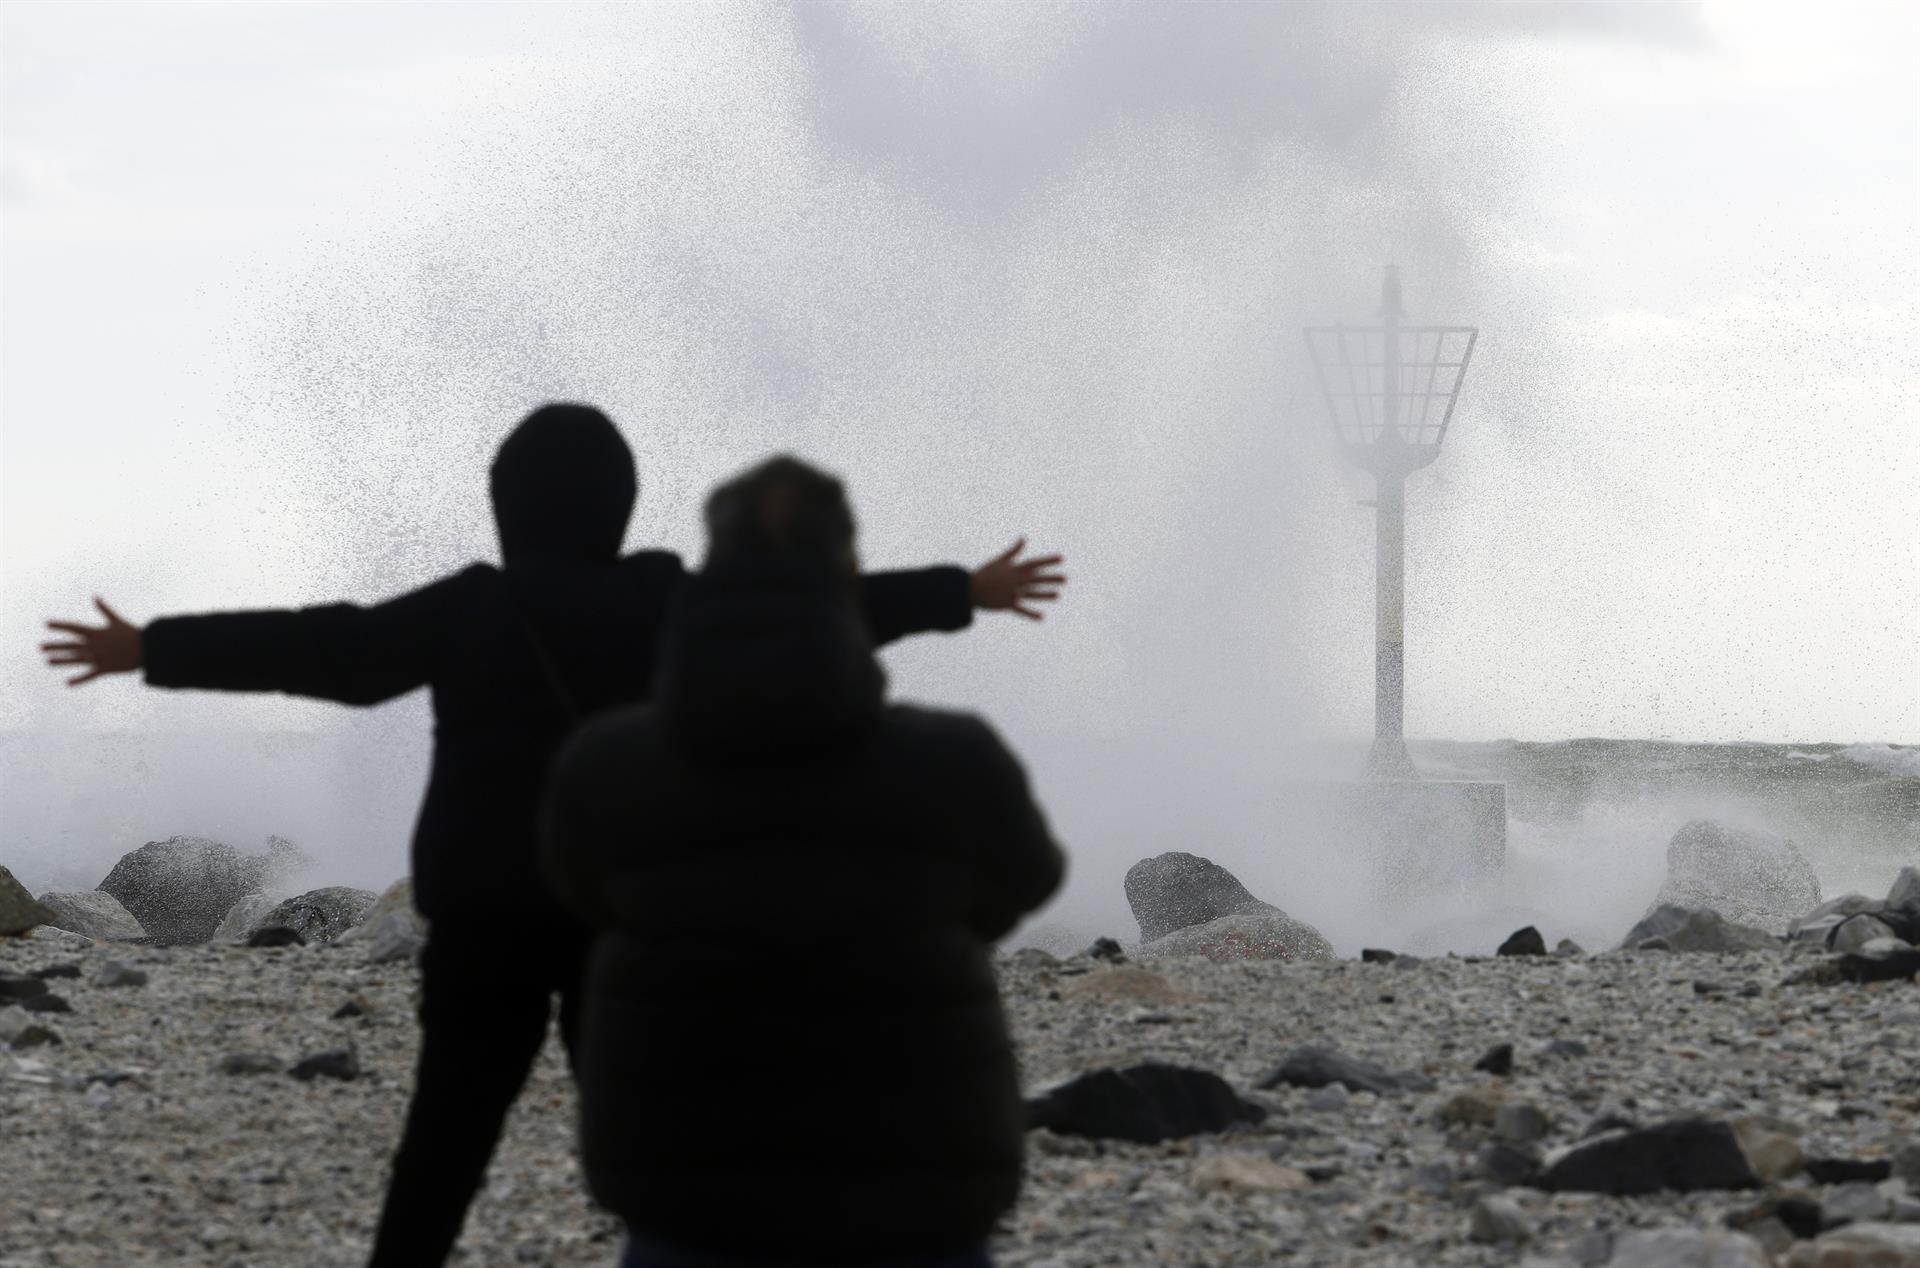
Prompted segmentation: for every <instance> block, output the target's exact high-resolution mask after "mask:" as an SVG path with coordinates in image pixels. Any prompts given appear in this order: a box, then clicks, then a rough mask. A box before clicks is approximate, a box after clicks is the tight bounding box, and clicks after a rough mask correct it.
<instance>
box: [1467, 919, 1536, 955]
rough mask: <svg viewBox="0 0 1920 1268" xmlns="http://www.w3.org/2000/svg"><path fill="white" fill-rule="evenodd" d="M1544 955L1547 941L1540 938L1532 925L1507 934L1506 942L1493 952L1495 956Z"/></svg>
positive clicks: (1482, 944)
mask: <svg viewBox="0 0 1920 1268" xmlns="http://www.w3.org/2000/svg"><path fill="white" fill-rule="evenodd" d="M1480 945H1481V946H1485V945H1486V943H1484V942H1483V943H1481V944H1480ZM1546 953H1547V940H1546V939H1545V938H1543V937H1541V936H1540V931H1539V930H1538V929H1535V928H1534V927H1533V926H1532V925H1527V926H1526V927H1525V928H1521V929H1516V930H1514V931H1513V932H1512V933H1510V934H1508V935H1507V940H1506V941H1505V942H1503V943H1501V944H1500V949H1499V950H1498V951H1495V952H1494V954H1495V955H1545V954H1546Z"/></svg>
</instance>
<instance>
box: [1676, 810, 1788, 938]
mask: <svg viewBox="0 0 1920 1268" xmlns="http://www.w3.org/2000/svg"><path fill="white" fill-rule="evenodd" d="M1819 902H1820V880H1819V878H1818V877H1816V876H1815V875H1814V874H1813V868H1812V866H1811V865H1810V864H1808V862H1807V860H1806V858H1805V856H1804V855H1802V854H1801V853H1800V851H1799V849H1798V847H1796V846H1795V845H1794V844H1793V842H1791V841H1789V840H1787V839H1786V838H1785V837H1782V836H1775V835H1773V834H1772V833H1769V832H1754V831H1750V830H1748V829H1745V828H1734V827H1729V826H1728V825H1726V824H1723V823H1718V822H1715V821H1714V820H1712V819H1695V820H1694V821H1693V822H1691V823H1689V824H1686V825H1685V826H1683V827H1682V828H1681V829H1680V830H1679V831H1678V832H1676V833H1674V834H1673V840H1671V841H1670V842H1668V843H1667V879H1666V883H1665V884H1664V885H1662V886H1661V888H1660V893H1659V895H1658V896H1656V897H1655V898H1654V900H1653V905H1654V906H1655V907H1659V906H1662V905H1670V906H1675V907H1690V908H1697V907H1706V908H1711V909H1712V910H1714V911H1717V912H1719V913H1720V914H1721V915H1723V916H1725V917H1726V918H1727V919H1728V920H1731V921H1733V922H1734V923H1735V924H1742V925H1754V926H1757V927H1759V928H1761V929H1765V930H1767V931H1769V932H1784V931H1785V930H1786V928H1787V927H1788V926H1789V925H1790V924H1792V923H1793V922H1794V921H1795V920H1796V919H1797V918H1799V917H1800V916H1801V915H1802V914H1803V913H1805V912H1806V911H1808V910H1809V909H1810V908H1812V907H1814V906H1817V905H1818V904H1819Z"/></svg>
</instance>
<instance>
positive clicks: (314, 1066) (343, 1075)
mask: <svg viewBox="0 0 1920 1268" xmlns="http://www.w3.org/2000/svg"><path fill="white" fill-rule="evenodd" d="M287 1073H288V1074H291V1075H292V1076H293V1077H294V1078H296V1079H299V1080H300V1081H301V1082H303V1083H305V1082H310V1081H312V1080H313V1079H316V1078H321V1077H325V1078H329V1079H339V1080H341V1081H342V1082H347V1081H350V1080H353V1079H357V1078H359V1077H360V1059H359V1057H357V1056H355V1055H354V1051H353V1049H351V1048H328V1049H326V1050H325V1051H324V1052H310V1053H308V1054H307V1055H306V1056H304V1057H302V1058H300V1059H299V1060H298V1061H296V1062H294V1064H293V1069H291V1070H289V1071H287Z"/></svg>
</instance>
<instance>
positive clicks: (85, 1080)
mask: <svg viewBox="0 0 1920 1268" xmlns="http://www.w3.org/2000/svg"><path fill="white" fill-rule="evenodd" d="M140 1075H141V1072H140V1071H138V1070H95V1071H94V1072H93V1073H92V1074H82V1075H78V1076H76V1077H75V1078H73V1079H71V1080H69V1082H70V1084H71V1085H72V1086H74V1087H77V1088H90V1087H92V1086H93V1085H94V1084H96V1083H102V1084H105V1085H106V1086H107V1087H119V1086H120V1085H121V1084H122V1083H132V1082H134V1081H135V1080H137V1079H139V1078H140Z"/></svg>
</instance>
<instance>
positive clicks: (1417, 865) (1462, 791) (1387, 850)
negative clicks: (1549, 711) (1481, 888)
mask: <svg viewBox="0 0 1920 1268" xmlns="http://www.w3.org/2000/svg"><path fill="white" fill-rule="evenodd" d="M1312 791H1313V795H1312V797H1311V799H1310V800H1311V802H1312V804H1313V809H1314V814H1313V817H1314V818H1315V819H1316V820H1317V821H1318V822H1317V823H1316V824H1315V829H1316V831H1318V832H1320V833H1322V834H1324V839H1325V840H1326V841H1327V842H1328V844H1329V845H1330V846H1333V847H1334V848H1342V849H1351V850H1355V851H1358V852H1359V853H1360V855H1361V856H1362V858H1364V860H1365V861H1366V864H1367V871H1368V873H1369V875H1370V878H1371V880H1372V883H1373V884H1374V885H1376V886H1378V890H1379V893H1380V894H1381V896H1382V897H1387V898H1391V897H1393V896H1406V897H1414V896H1428V895H1434V894H1436V893H1437V892H1441V891H1449V890H1459V889H1463V888H1465V887H1467V886H1469V885H1471V884H1473V883H1474V882H1476V881H1480V880H1484V879H1486V878H1487V877H1490V876H1492V875H1494V874H1495V873H1497V872H1499V871H1500V869H1501V868H1502V867H1504V866H1505V864H1506V858H1507V786H1506V785H1505V784H1495V783H1481V782H1477V781H1468V780H1441V779H1379V780H1365V781H1355V782H1352V783H1345V782H1341V783H1324V784H1316V785H1313V789H1312Z"/></svg>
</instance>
